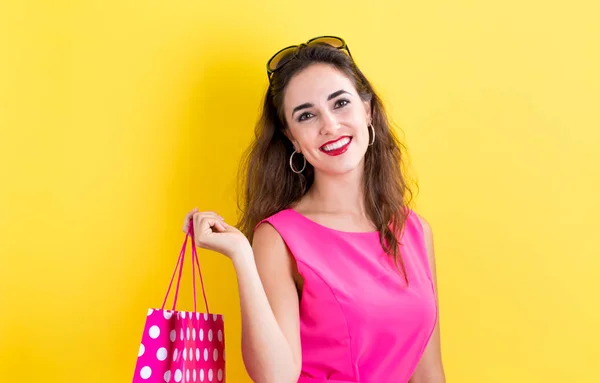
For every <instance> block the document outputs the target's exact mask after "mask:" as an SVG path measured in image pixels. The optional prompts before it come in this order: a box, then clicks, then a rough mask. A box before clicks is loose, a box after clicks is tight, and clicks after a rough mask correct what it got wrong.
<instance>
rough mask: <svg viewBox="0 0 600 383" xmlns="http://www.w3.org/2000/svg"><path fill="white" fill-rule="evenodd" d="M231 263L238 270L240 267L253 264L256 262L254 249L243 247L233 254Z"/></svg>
mask: <svg viewBox="0 0 600 383" xmlns="http://www.w3.org/2000/svg"><path fill="white" fill-rule="evenodd" d="M230 258H231V261H232V262H233V266H234V267H235V268H236V269H238V268H239V267H244V266H247V265H248V263H249V262H250V263H252V262H253V261H254V253H253V251H252V247H250V246H242V247H241V248H239V249H238V250H237V251H236V252H234V253H233V254H231V257H230Z"/></svg>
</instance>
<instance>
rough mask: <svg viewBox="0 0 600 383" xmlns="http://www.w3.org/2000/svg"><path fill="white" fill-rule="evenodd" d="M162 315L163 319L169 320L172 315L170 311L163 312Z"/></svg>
mask: <svg viewBox="0 0 600 383" xmlns="http://www.w3.org/2000/svg"><path fill="white" fill-rule="evenodd" d="M163 315H164V317H165V319H171V317H172V316H173V313H172V312H171V311H163Z"/></svg>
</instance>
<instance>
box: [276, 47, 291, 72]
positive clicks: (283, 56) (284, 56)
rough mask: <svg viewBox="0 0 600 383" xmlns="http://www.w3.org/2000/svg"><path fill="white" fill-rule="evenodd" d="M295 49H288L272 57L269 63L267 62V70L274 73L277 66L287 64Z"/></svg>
mask: <svg viewBox="0 0 600 383" xmlns="http://www.w3.org/2000/svg"><path fill="white" fill-rule="evenodd" d="M295 49H296V47H289V48H286V49H284V50H282V51H281V52H279V53H277V54H276V55H275V56H273V58H272V59H271V61H269V69H270V70H272V71H274V70H275V69H277V68H278V67H279V66H281V65H283V64H285V63H286V62H288V61H289V60H290V59H291V58H292V53H294V50H295Z"/></svg>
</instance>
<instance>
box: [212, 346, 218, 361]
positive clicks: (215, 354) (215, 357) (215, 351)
mask: <svg viewBox="0 0 600 383" xmlns="http://www.w3.org/2000/svg"><path fill="white" fill-rule="evenodd" d="M217 359H219V350H217V349H216V348H215V350H214V351H213V360H214V361H215V362H216V361H217Z"/></svg>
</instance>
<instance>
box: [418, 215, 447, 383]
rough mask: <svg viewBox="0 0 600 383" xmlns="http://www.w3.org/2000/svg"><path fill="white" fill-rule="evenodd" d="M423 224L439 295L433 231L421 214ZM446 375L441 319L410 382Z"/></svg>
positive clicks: (430, 382)
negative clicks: (441, 338)
mask: <svg viewBox="0 0 600 383" xmlns="http://www.w3.org/2000/svg"><path fill="white" fill-rule="evenodd" d="M419 220H420V221H421V225H422V226H423V232H424V235H425V246H426V248H427V255H428V257H429V266H430V267H431V275H432V277H433V284H434V290H435V295H436V297H437V295H438V291H437V276H436V267H435V254H434V253H435V252H434V247H433V233H432V230H431V227H430V226H429V223H428V222H427V221H426V220H425V219H424V218H423V217H421V216H419ZM445 382H446V377H445V374H444V367H443V365H442V351H441V342H440V324H439V319H438V321H437V323H436V324H435V328H434V329H433V334H432V335H431V339H430V340H429V344H428V345H427V347H426V348H425V352H424V353H423V356H422V357H421V360H420V361H419V364H418V365H417V369H416V371H415V373H414V374H413V376H412V377H411V378H410V381H409V383H445Z"/></svg>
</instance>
